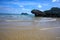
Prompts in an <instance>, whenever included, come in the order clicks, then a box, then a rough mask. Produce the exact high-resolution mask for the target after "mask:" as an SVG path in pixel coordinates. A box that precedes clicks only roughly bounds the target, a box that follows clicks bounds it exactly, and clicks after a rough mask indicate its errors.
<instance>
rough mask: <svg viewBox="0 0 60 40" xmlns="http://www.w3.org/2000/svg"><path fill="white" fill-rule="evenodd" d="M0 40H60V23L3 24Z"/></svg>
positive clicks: (0, 26)
mask: <svg viewBox="0 0 60 40" xmlns="http://www.w3.org/2000/svg"><path fill="white" fill-rule="evenodd" d="M25 23H26V25H25ZM0 40H60V26H59V22H58V23H57V22H56V21H52V22H1V23H0Z"/></svg>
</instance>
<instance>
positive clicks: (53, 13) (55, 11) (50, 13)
mask: <svg viewBox="0 0 60 40" xmlns="http://www.w3.org/2000/svg"><path fill="white" fill-rule="evenodd" d="M31 13H32V14H35V16H36V17H37V16H41V17H60V8H58V7H52V8H51V9H50V10H46V11H44V12H42V11H40V10H37V9H33V10H32V11H31Z"/></svg>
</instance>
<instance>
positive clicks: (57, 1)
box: [0, 0, 60, 14]
mask: <svg viewBox="0 0 60 40" xmlns="http://www.w3.org/2000/svg"><path fill="white" fill-rule="evenodd" d="M51 7H60V0H0V13H15V14H20V13H22V12H27V13H30V12H31V10H32V9H38V10H41V11H44V10H48V9H50V8H51Z"/></svg>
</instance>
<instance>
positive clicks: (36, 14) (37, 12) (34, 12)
mask: <svg viewBox="0 0 60 40" xmlns="http://www.w3.org/2000/svg"><path fill="white" fill-rule="evenodd" d="M31 13H32V14H35V16H44V14H43V12H42V11H40V10H37V9H33V10H32V11H31Z"/></svg>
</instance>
